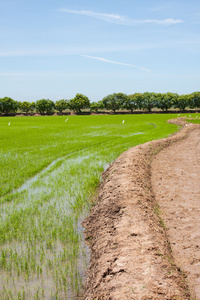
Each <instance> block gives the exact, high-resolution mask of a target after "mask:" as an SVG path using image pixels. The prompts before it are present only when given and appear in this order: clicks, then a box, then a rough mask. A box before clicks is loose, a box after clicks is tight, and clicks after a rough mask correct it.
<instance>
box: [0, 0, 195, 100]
mask: <svg viewBox="0 0 200 300" xmlns="http://www.w3.org/2000/svg"><path fill="white" fill-rule="evenodd" d="M199 90H200V1H199V0H190V1H189V0H173V1H172V0H166V1H163V0H140V1H139V0H101V1H94V0H84V1H83V0H34V1H27V0H26V1H25V0H6V1H5V0H4V1H3V0H0V98H1V97H5V96H9V97H12V98H13V99H15V100H18V101H25V100H28V101H35V100H38V99H42V98H46V99H51V100H54V101H55V100H59V99H63V98H64V99H71V98H73V97H74V96H75V94H76V93H83V94H85V95H87V96H88V97H89V99H90V100H91V101H98V100H101V99H102V98H103V97H104V96H106V95H108V94H111V93H114V92H123V93H126V94H132V93H135V92H145V91H149V92H163V93H164V92H168V91H170V92H177V93H179V94H188V93H191V92H194V91H199Z"/></svg>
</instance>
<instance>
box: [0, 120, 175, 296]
mask: <svg viewBox="0 0 200 300" xmlns="http://www.w3.org/2000/svg"><path fill="white" fill-rule="evenodd" d="M170 117H173V118H174V115H173V116H170V115H166V116H163V115H162V116H157V115H156V116H150V117H149V116H148V117H146V116H134V117H133V116H126V121H125V124H124V123H123V124H122V121H123V118H124V116H109V117H108V116H106V117H105V116H104V117H102V119H101V118H100V117H99V118H96V117H95V118H94V117H92V116H90V117H85V118H83V117H80V118H78V117H73V118H71V119H70V120H69V121H71V124H70V123H69V124H70V125H68V129H67V130H68V131H66V129H65V128H66V127H65V128H64V129H62V128H63V127H62V126H63V125H62V124H61V125H60V123H61V121H62V122H63V123H64V118H55V117H52V118H42V119H38V118H30V119H28V118H27V119H26V118H24V119H23V118H22V119H20V118H16V119H12V122H11V125H10V126H8V125H7V127H9V131H7V132H6V135H7V136H9V134H11V133H10V132H11V130H12V126H13V128H14V125H13V124H14V122H15V123H17V122H19V123H20V122H24V123H26V122H28V121H29V122H32V123H31V124H30V130H33V131H32V132H33V133H34V132H35V128H36V127H37V128H39V127H41V129H42V130H44V128H46V127H47V125H48V126H50V125H51V124H53V122H52V120H53V121H54V123H55V122H58V125H59V128H57V127H55V129H54V132H53V133H52V132H50V134H49V137H48V143H49V144H48V145H47V144H44V145H42V146H40V140H39V141H38V148H36V147H34V144H33V140H32V139H31V138H32V137H30V142H29V143H30V145H32V144H33V146H31V147H28V146H27V145H26V143H25V142H24V139H23V134H25V133H24V130H21V129H19V128H21V127H22V126H21V123H20V126H21V127H20V126H19V127H18V128H16V131H15V132H14V131H13V132H14V135H13V136H14V138H15V139H16V141H15V143H13V149H14V150H13V151H8V150H7V149H6V150H5V152H3V151H2V153H3V154H1V153H0V154H1V156H0V162H2V165H3V164H4V162H5V163H6V162H8V163H10V162H9V161H10V160H11V161H12V162H13V166H12V164H10V166H9V168H10V169H9V168H7V169H9V170H11V171H10V172H11V174H8V175H9V176H10V177H9V178H10V181H9V183H10V186H13V188H12V189H10V188H9V186H8V187H7V186H6V188H5V193H3V194H2V196H1V198H0V201H1V214H0V253H1V255H0V276H1V281H0V299H2V300H5V299H75V298H76V296H77V294H81V287H82V283H83V280H84V274H85V271H86V269H87V266H88V263H89V259H90V254H89V251H88V247H87V246H86V244H85V242H84V237H83V228H82V226H81V221H82V220H83V219H84V218H85V217H86V216H87V214H88V212H89V211H90V208H91V205H92V203H91V199H92V198H93V197H94V193H95V191H96V188H97V186H98V185H99V183H100V182H101V180H102V179H101V173H102V172H103V171H104V170H105V169H106V168H107V167H108V166H109V164H110V163H112V162H113V161H114V160H115V159H116V158H117V157H118V156H119V155H120V153H122V152H124V151H125V150H127V149H129V148H130V147H133V146H135V145H138V144H142V143H144V142H146V141H149V140H153V139H160V138H162V137H166V136H168V135H169V134H172V133H174V132H175V131H176V130H177V128H178V127H177V126H176V125H169V124H166V123H165V122H166V120H167V119H169V118H170ZM4 120H5V119H4ZM4 120H3V121H4ZM14 120H16V121H14ZM21 120H22V121H21ZM26 120H28V121H26ZM77 120H78V121H79V122H80V120H81V122H82V123H83V122H85V124H84V126H85V127H84V126H83V125H82V124H81V125H79V127H78V126H77V125H76V122H77ZM102 120H103V121H104V124H103V122H102ZM3 121H2V122H3ZM39 121H40V122H43V124H42V125H41V124H40V123H39ZM6 122H7V124H8V121H7V120H6ZM45 122H46V123H45ZM51 122H52V123H51ZM89 122H90V123H89ZM95 122H96V123H95ZM98 122H99V124H98ZM27 124H28V123H26V124H25V125H27ZM36 124H37V126H36ZM64 124H66V123H64ZM88 124H89V125H88ZM0 125H1V124H0ZM25 125H24V124H23V126H24V127H23V128H25ZM51 126H52V125H51ZM56 126H57V125H56ZM70 126H71V127H70ZM76 126H77V127H76ZM75 127H76V130H77V132H76V133H75V131H74V128H75ZM23 128H22V129H23ZM58 129H59V131H58ZM13 130H14V129H13ZM19 130H21V133H22V134H21V136H20V135H19ZM28 130H29V129H27V131H28ZM39 130H40V128H39V129H38V133H39V134H41V132H42V131H39ZM61 130H63V131H61ZM70 130H71V133H70V134H71V136H70V135H69V136H67V134H69V132H70ZM66 132H67V133H66ZM16 133H17V134H18V136H17V135H16ZM56 134H57V136H56ZM58 134H59V136H60V137H61V138H60V141H61V144H59V146H58V150H56V151H55V154H56V155H54V153H53V155H52V156H50V154H51V153H50V154H49V152H48V155H49V157H50V158H49V160H48V161H49V163H48V164H46V165H45V167H43V168H40V170H39V172H37V173H36V174H35V175H34V176H32V177H31V178H30V176H29V177H28V176H27V178H26V180H24V182H23V183H22V184H20V185H17V184H16V183H15V181H16V180H17V179H16V176H17V175H16V174H18V173H17V172H18V169H19V172H21V171H20V170H21V169H20V168H22V170H25V168H26V162H28V163H29V164H31V162H32V161H33V162H34V160H35V159H36V158H38V159H40V156H39V155H38V153H40V154H41V155H43V156H44V159H46V154H45V153H46V152H45V151H46V148H48V147H49V148H50V149H51V150H52V151H54V147H55V149H56V147H57V145H58V142H57V140H56V138H57V137H58ZM75 134H76V135H75ZM7 136H6V137H5V140H6V138H7ZM66 136H67V137H66ZM80 136H81V138H80ZM52 137H53V138H54V140H53V141H52ZM12 138H13V137H12ZM20 138H21V140H20V143H23V142H24V143H25V144H24V148H22V150H20V151H21V152H20V151H18V149H21V148H20V147H19V146H18V139H20ZM37 138H38V137H37ZM64 138H65V139H66V144H67V147H68V148H66V149H67V151H66V149H63V147H64V146H65V143H64V142H65V141H64ZM73 139H74V140H73ZM36 141H37V140H36ZM49 141H50V142H49ZM56 143H57V144H56ZM60 145H61V146H60ZM40 149H42V150H40ZM70 149H71V150H70ZM17 151H18V152H17ZM42 151H44V154H43V152H42ZM26 153H28V154H26ZM57 153H59V154H60V155H58V154H57ZM32 155H33V156H32ZM34 155H35V156H34ZM51 157H54V159H51ZM47 158H48V157H47ZM42 160H43V158H42V159H40V162H41V161H42ZM14 163H16V165H14ZM12 167H13V168H12ZM23 168H24V169H23ZM12 169H13V170H12ZM14 172H15V173H14ZM23 172H24V171H23ZM12 174H13V177H12V176H11V175H12ZM19 177H20V176H19Z"/></svg>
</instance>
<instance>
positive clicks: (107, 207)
mask: <svg viewBox="0 0 200 300" xmlns="http://www.w3.org/2000/svg"><path fill="white" fill-rule="evenodd" d="M176 122H178V124H180V125H183V127H182V129H181V131H180V132H179V133H178V134H176V135H174V136H171V137H169V138H167V139H163V140H157V141H153V142H148V143H146V144H144V145H139V146H137V147H134V148H131V149H129V150H128V151H126V152H124V153H123V154H122V155H120V157H119V158H118V159H117V160H116V161H115V162H114V163H113V164H112V165H111V166H110V167H109V169H108V170H107V171H106V172H105V173H104V174H103V179H104V181H103V184H102V186H101V187H100V191H99V195H98V199H97V201H96V204H95V206H94V207H93V209H92V212H91V214H90V216H89V217H88V218H87V219H86V220H85V221H84V222H83V225H84V227H85V229H86V230H85V235H86V240H87V241H88V243H89V245H90V248H91V262H90V266H89V269H88V278H87V281H86V284H85V293H84V299H86V300H92V299H122V300H123V299H138V300H140V299H141V300H145V299H146V300H147V299H149V300H150V299H161V300H162V299H181V300H183V299H192V298H191V293H192V295H194V290H195V291H196V292H197V293H198V287H197V285H198V282H199V276H200V272H199V271H198V266H199V263H200V261H199V252H198V250H199V246H200V245H199V244H198V243H199V227H198V226H199V223H198V220H199V212H200V211H199V208H198V204H197V202H195V199H198V200H200V199H199V198H198V197H199V194H198V193H199V184H198V182H199V181H198V180H199V168H198V167H197V165H196V163H197V161H198V166H199V163H200V160H199V155H198V156H196V157H198V159H196V160H193V159H190V160H188V158H187V157H186V156H189V158H191V157H193V156H194V155H197V152H198V150H195V151H196V152H195V154H194V152H192V151H194V149H197V146H198V147H199V137H200V127H199V126H198V125H192V124H190V125H185V122H184V121H182V120H179V121H176ZM188 139H189V141H188ZM196 139H198V140H197V143H195V145H193V142H192V141H193V140H195V141H196ZM185 141H188V142H187V147H190V148H191V149H190V150H191V152H190V154H188V153H186V152H187V148H186V152H185V154H183V157H179V159H176V153H179V152H180V151H183V150H184V149H185V147H184V143H185ZM178 145H180V151H177V150H176V149H177V147H178ZM162 149H164V150H163V151H161V150H162ZM165 149H166V151H167V150H169V151H171V150H170V149H172V151H173V152H172V153H170V152H169V153H168V154H165V152H164V151H165ZM162 153H164V154H163V155H164V156H161V158H160V157H159V155H162ZM184 155H185V156H184ZM155 157H156V158H155ZM171 157H172V158H173V162H172V164H171V165H169V166H168V165H167V162H169V161H170V158H171ZM154 158H155V159H154ZM178 160H179V161H180V164H179V165H177V167H176V168H175V169H176V170H174V169H173V166H174V162H176V161H178ZM152 161H153V164H152ZM185 161H188V165H187V168H184V169H183V170H182V169H181V170H180V169H179V168H180V166H181V165H185ZM189 161H190V162H189ZM165 165H166V168H165ZM161 166H162V167H161ZM172 169H173V171H172ZM161 170H163V173H160V172H161ZM164 170H166V174H165V172H164ZM186 170H187V172H186ZM191 170H195V171H194V173H192V172H191ZM175 171H177V173H174V172H175ZM172 172H173V173H172ZM182 172H183V173H184V174H185V173H188V174H189V177H185V176H183V177H182V179H181V180H180V182H179V183H177V182H178V179H177V180H175V181H174V180H173V178H174V177H176V178H177V177H180V175H181V174H182ZM151 173H152V174H153V175H152V176H151ZM195 174H196V175H195ZM190 175H191V176H190ZM164 176H166V178H168V179H170V181H169V182H168V183H167V181H166V180H165V177H164ZM185 181H188V184H189V185H190V186H191V187H190V190H189V191H188V189H187V188H186V185H185ZM163 183H165V185H162V184H163ZM178 184H179V187H178V189H177V188H176V187H177V185H178ZM193 184H194V185H195V186H196V187H197V188H196V190H193V189H192V186H193ZM152 185H153V188H152ZM161 185H162V187H161V189H162V192H161V193H160V190H161V189H160V186H161ZM183 187H184V189H182V188H183ZM179 194H184V196H185V195H186V194H187V195H188V197H186V198H183V201H182V202H181V200H179V199H180V198H181V196H180V198H179ZM189 195H191V197H189ZM168 197H170V199H169V198H168ZM160 198H161V200H162V201H160ZM172 199H173V200H172ZM190 199H191V202H190V203H189V201H190ZM166 203H167V204H168V205H165V204H166ZM160 207H161V208H160ZM182 219H183V221H184V222H183V223H182V222H179V221H180V220H182ZM163 220H164V221H163ZM193 221H194V223H195V226H196V227H195V229H194V228H193V223H191V222H193ZM165 224H166V225H165ZM166 227H167V229H166ZM177 230H178V231H180V232H179V235H178V236H177ZM189 239H190V241H188V240H189ZM185 240H187V243H186V242H185ZM172 250H173V251H172ZM190 250H191V251H192V256H191V254H188V256H189V258H188V256H187V255H186V256H185V258H184V259H180V257H182V256H183V255H185V254H184V253H189V251H190ZM188 259H189V265H190V267H188V263H187V261H188ZM184 262H186V264H184ZM199 269H200V268H199ZM183 270H184V271H185V273H184V272H183ZM191 270H194V272H193V271H191ZM186 275H188V277H186ZM194 278H195V280H196V282H195V284H194V285H193V284H191V282H192V281H193V279H194ZM188 279H189V281H188ZM188 283H189V284H188ZM197 299H200V298H197Z"/></svg>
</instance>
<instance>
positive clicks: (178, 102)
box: [174, 95, 189, 111]
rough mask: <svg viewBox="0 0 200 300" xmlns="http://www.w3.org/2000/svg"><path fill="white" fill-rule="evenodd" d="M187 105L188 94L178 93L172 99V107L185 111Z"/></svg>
mask: <svg viewBox="0 0 200 300" xmlns="http://www.w3.org/2000/svg"><path fill="white" fill-rule="evenodd" d="M187 106H189V95H180V96H178V97H177V98H176V99H175V101H174V107H175V108H179V109H180V110H183V111H185V109H186V107H187Z"/></svg>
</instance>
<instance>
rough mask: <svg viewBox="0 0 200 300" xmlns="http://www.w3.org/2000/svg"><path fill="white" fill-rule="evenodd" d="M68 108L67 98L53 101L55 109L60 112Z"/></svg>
mask: <svg viewBox="0 0 200 300" xmlns="http://www.w3.org/2000/svg"><path fill="white" fill-rule="evenodd" d="M67 108H68V103H67V100H64V99H61V100H57V101H56V103H55V109H56V110H58V111H59V112H60V113H62V112H63V111H64V110H65V109H67Z"/></svg>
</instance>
